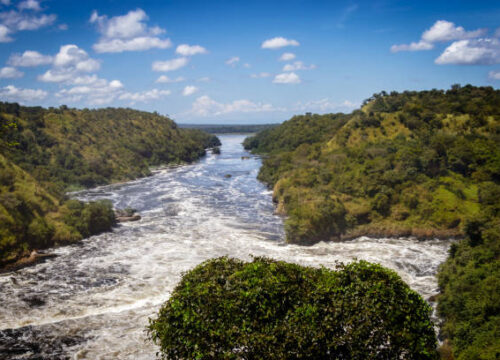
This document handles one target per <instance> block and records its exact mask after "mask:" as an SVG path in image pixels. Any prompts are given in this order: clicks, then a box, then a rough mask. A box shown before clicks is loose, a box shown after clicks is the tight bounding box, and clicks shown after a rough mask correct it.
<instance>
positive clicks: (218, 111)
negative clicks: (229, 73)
mask: <svg viewBox="0 0 500 360" xmlns="http://www.w3.org/2000/svg"><path fill="white" fill-rule="evenodd" d="M283 110H284V109H279V108H275V107H274V106H273V105H271V104H269V103H261V102H253V101H250V100H247V99H241V100H234V101H232V102H229V103H221V102H217V101H215V100H213V99H212V98H210V97H209V96H207V95H203V96H200V97H198V98H197V99H196V100H195V101H194V102H193V104H192V107H191V110H190V111H189V112H188V113H187V115H189V116H193V115H194V116H199V117H209V116H220V115H224V114H230V113H258V112H273V111H283Z"/></svg>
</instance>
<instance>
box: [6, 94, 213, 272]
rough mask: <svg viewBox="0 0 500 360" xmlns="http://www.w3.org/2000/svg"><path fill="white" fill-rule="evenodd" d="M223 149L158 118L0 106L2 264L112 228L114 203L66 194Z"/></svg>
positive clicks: (195, 132) (126, 111) (113, 111)
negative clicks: (69, 198)
mask: <svg viewBox="0 0 500 360" xmlns="http://www.w3.org/2000/svg"><path fill="white" fill-rule="evenodd" d="M219 144H220V143H219V140H218V139H217V138H216V137H215V136H213V135H209V134H207V133H204V132H202V131H199V130H191V129H179V128H178V127H177V125H176V124H175V123H174V122H173V121H172V120H170V119H168V118H166V117H163V116H160V115H158V114H156V113H147V112H141V111H135V110H131V109H112V108H107V109H100V110H88V109H83V110H77V109H69V108H67V107H66V106H61V107H60V108H57V109H54V108H50V109H43V108H41V107H24V106H20V105H18V104H11V103H1V102H0V266H1V265H3V264H5V263H7V262H9V261H13V260H15V259H17V258H18V257H20V256H22V255H26V254H27V253H29V252H30V251H31V250H32V249H40V248H44V247H48V246H52V245H54V244H64V243H70V242H74V241H76V240H79V239H81V238H82V237H87V236H89V235H93V234H97V233H100V232H103V231H106V230H109V229H110V228H111V226H112V225H113V224H114V221H115V220H114V215H113V211H112V207H111V204H110V203H107V202H96V203H90V204H83V203H81V202H79V201H67V199H66V198H65V192H66V191H68V190H75V189H80V188H84V187H91V186H95V185H101V184H107V183H111V182H115V181H121V180H129V179H134V178H137V177H140V176H145V175H149V174H150V171H149V167H150V166H152V165H160V164H166V163H180V162H188V161H192V160H194V159H197V158H199V157H200V156H201V155H203V154H204V153H205V148H207V147H211V146H215V145H219Z"/></svg>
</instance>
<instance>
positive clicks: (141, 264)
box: [0, 135, 450, 359]
mask: <svg viewBox="0 0 500 360" xmlns="http://www.w3.org/2000/svg"><path fill="white" fill-rule="evenodd" d="M220 139H221V141H222V148H221V150H222V153H221V155H212V154H209V155H207V157H205V158H204V159H203V160H201V161H200V162H198V163H195V164H192V165H186V166H180V167H176V168H169V169H163V170H158V171H156V172H155V173H154V175H153V176H151V177H148V178H143V179H140V180H136V181H132V182H128V183H125V184H119V185H111V186H106V187H101V188H97V189H93V190H89V191H84V192H81V193H77V194H75V196H76V197H78V198H79V199H82V200H86V201H89V200H96V199H104V198H105V199H110V200H111V201H113V203H114V205H115V207H117V208H126V207H132V208H135V209H137V210H138V211H139V213H140V214H141V216H142V219H141V220H140V221H138V222H133V223H125V224H122V225H120V226H118V227H117V228H115V229H114V231H113V232H112V233H106V234H102V235H99V236H93V237H91V238H89V239H86V240H84V241H83V242H81V243H79V244H77V245H74V246H68V247H62V248H57V249H54V250H53V252H55V253H56V254H58V257H56V258H54V259H51V260H49V261H47V262H45V263H43V264H38V265H36V266H34V267H29V268H25V269H22V270H19V271H17V272H15V273H10V274H6V275H3V276H1V277H0V304H1V310H0V357H1V358H12V359H35V358H36V359H39V358H40V356H41V358H44V359H50V358H54V359H55V358H57V359H59V358H73V359H116V358H119V359H151V358H154V356H155V353H156V351H157V349H156V348H155V346H154V345H153V344H151V343H150V342H149V341H148V340H147V335H146V333H145V327H146V325H147V323H148V317H152V316H154V314H155V312H156V311H157V310H158V308H159V306H160V305H161V304H162V303H163V302H164V301H165V300H167V299H168V297H169V295H170V292H171V291H172V290H173V288H174V286H175V284H176V283H177V282H178V281H179V279H180V277H181V274H182V272H183V271H186V270H189V269H190V268H192V267H194V266H195V265H197V264H199V263H200V262H202V261H204V260H206V259H209V258H213V257H218V256H222V255H229V256H232V257H237V258H241V259H250V258H251V256H268V257H272V258H275V259H279V260H286V261H291V262H296V263H300V264H304V265H312V266H320V265H323V266H326V267H333V266H335V263H336V262H337V261H343V262H348V261H352V260H353V259H364V260H368V261H372V262H377V263H380V264H382V265H384V266H386V267H389V268H391V269H394V270H396V271H397V272H398V273H399V274H400V275H401V277H402V278H403V279H404V280H405V281H406V282H407V283H408V284H409V285H410V286H411V287H412V288H413V289H415V290H416V291H418V292H419V293H420V294H421V295H422V296H424V298H426V299H428V298H429V297H430V296H431V295H433V294H435V293H436V292H437V284H436V278H435V275H436V272H437V267H438V265H439V264H440V263H441V262H443V261H444V260H445V258H446V254H447V249H448V247H449V244H450V243H449V242H448V241H439V240H434V241H426V242H418V241H415V240H410V239H371V238H366V237H362V238H359V239H356V240H353V241H348V242H341V243H319V244H316V245H314V246H309V247H302V246H297V245H287V244H285V243H284V240H283V239H284V232H283V222H282V218H281V217H279V216H277V215H275V214H274V207H273V204H272V201H271V193H270V191H268V190H267V189H266V187H265V186H264V185H263V184H261V183H259V182H258V181H257V180H256V176H257V173H258V170H259V167H260V159H259V158H258V157H255V156H251V155H249V154H248V153H247V152H245V151H244V150H243V148H242V146H241V142H242V141H243V139H244V136H243V135H223V136H220ZM248 156H250V158H248V159H247V158H242V157H248Z"/></svg>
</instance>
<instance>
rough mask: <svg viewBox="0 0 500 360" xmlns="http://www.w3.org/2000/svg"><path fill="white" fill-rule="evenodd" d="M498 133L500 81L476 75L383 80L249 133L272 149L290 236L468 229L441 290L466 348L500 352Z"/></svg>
mask: <svg viewBox="0 0 500 360" xmlns="http://www.w3.org/2000/svg"><path fill="white" fill-rule="evenodd" d="M328 124H329V125H328ZM313 129H315V130H314V131H313ZM307 133H308V134H310V135H307V136H304V134H307ZM499 144H500V91H499V90H494V89H492V88H490V87H473V86H470V85H468V86H465V87H460V86H453V87H452V88H451V89H450V90H448V91H440V90H432V91H422V92H408V91H407V92H404V93H396V92H393V93H390V94H387V93H385V92H382V93H380V94H376V95H374V96H373V97H372V98H370V99H368V100H367V101H366V102H365V103H364V104H363V107H362V108H361V110H357V111H354V112H353V113H352V114H349V115H339V114H336V115H322V116H319V115H312V116H297V117H294V118H293V119H291V120H289V121H287V122H285V123H283V124H282V125H281V126H279V127H277V128H274V129H270V130H267V131H264V132H262V133H259V134H257V136H255V137H252V138H248V139H247V140H246V141H245V145H246V147H247V148H249V149H252V150H253V151H254V152H257V153H261V154H266V157H267V158H266V159H265V160H264V163H263V166H262V168H261V171H260V174H259V178H260V179H261V180H263V181H265V182H267V183H268V184H270V185H272V186H274V199H275V201H276V202H277V203H278V210H279V211H281V212H283V213H286V214H288V215H289V216H288V219H287V220H286V230H287V238H288V241H291V242H298V243H311V242H315V241H319V240H327V239H329V238H349V237H353V236H356V235H362V234H366V235H382V236H386V235H389V236H391V235H393V236H394V235H415V236H418V237H422V238H426V237H433V236H437V237H448V236H465V239H464V240H462V241H460V242H459V243H457V244H456V245H453V246H452V248H451V250H450V257H449V258H448V260H447V261H446V262H445V263H444V264H443V266H442V267H441V269H440V272H439V285H440V288H441V292H442V294H441V295H440V296H439V298H438V300H439V305H438V310H439V313H440V314H441V316H442V317H443V318H444V320H445V322H444V325H443V327H442V332H443V335H444V336H445V337H447V338H448V339H449V340H450V341H451V345H452V350H453V354H454V356H455V358H456V359H463V360H465V359H498V358H499V357H500V325H499V324H500V312H499V310H500V306H499V304H500V298H499V294H500V280H499V279H500V261H499V259H500V216H499V207H500V184H499V181H500V146H499Z"/></svg>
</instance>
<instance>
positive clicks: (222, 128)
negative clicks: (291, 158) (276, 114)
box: [179, 124, 279, 134]
mask: <svg viewBox="0 0 500 360" xmlns="http://www.w3.org/2000/svg"><path fill="white" fill-rule="evenodd" d="M278 125H279V124H262V125H260V124H256V125H224V124H179V127H180V128H184V129H198V130H203V131H206V132H208V133H210V134H231V133H240V134H250V133H256V132H259V131H263V130H267V129H271V128H274V127H276V126H278Z"/></svg>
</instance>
